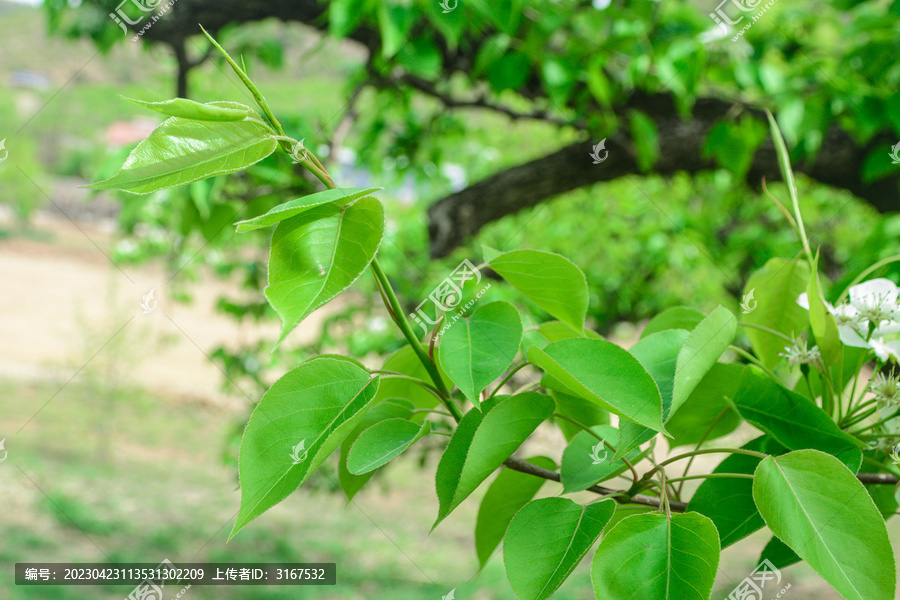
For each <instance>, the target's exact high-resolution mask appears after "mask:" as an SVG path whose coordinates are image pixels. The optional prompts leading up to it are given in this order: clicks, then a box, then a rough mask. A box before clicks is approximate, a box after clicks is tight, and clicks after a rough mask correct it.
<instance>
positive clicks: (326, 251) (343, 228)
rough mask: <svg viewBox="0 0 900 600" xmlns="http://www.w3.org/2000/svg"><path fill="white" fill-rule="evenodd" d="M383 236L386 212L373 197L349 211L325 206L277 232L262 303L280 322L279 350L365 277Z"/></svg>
mask: <svg viewBox="0 0 900 600" xmlns="http://www.w3.org/2000/svg"><path fill="white" fill-rule="evenodd" d="M383 235H384V208H383V207H382V206H381V202H379V201H378V200H376V199H375V198H372V197H371V196H369V197H366V198H362V199H360V200H357V201H356V203H355V204H352V205H350V206H348V207H344V208H342V207H340V206H337V205H336V204H323V205H320V206H316V207H314V208H311V209H309V210H307V211H306V212H303V213H301V214H299V215H297V216H296V217H291V218H290V219H288V220H287V221H282V222H281V223H279V224H278V226H277V227H276V228H275V234H274V235H273V236H272V249H271V251H270V252H269V285H268V286H267V287H266V289H265V294H266V298H267V299H268V300H269V303H270V304H271V305H272V307H273V308H274V309H275V312H277V313H278V316H279V317H281V321H282V324H283V327H282V330H281V337H280V338H279V339H278V343H279V344H280V343H281V341H282V340H284V338H285V337H286V336H287V334H288V333H290V332H291V330H292V329H293V328H294V327H296V326H297V324H299V323H300V321H302V320H303V319H304V318H306V317H307V315H309V314H310V313H311V312H312V311H314V310H316V309H317V308H319V307H320V306H322V305H324V304H325V303H327V302H328V301H329V300H331V299H333V298H335V297H336V296H338V295H339V294H340V293H341V292H343V291H344V290H346V289H347V288H348V287H350V285H351V284H352V283H353V282H354V281H356V279H357V278H358V277H359V276H360V275H361V274H362V272H363V271H365V269H366V267H368V266H369V263H371V262H372V259H373V258H375V253H376V252H377V251H378V246H379V244H380V243H381V238H382V236H383Z"/></svg>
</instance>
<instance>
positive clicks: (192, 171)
mask: <svg viewBox="0 0 900 600" xmlns="http://www.w3.org/2000/svg"><path fill="white" fill-rule="evenodd" d="M277 145H278V143H277V142H276V141H275V139H274V138H273V137H272V132H271V131H270V130H269V129H268V127H267V126H266V125H264V124H262V123H260V122H256V121H250V120H247V121H231V122H216V121H203V122H201V121H193V120H188V119H182V118H180V117H172V118H171V119H167V120H166V121H164V122H163V123H162V125H160V126H159V127H157V128H156V129H154V130H153V133H151V134H150V135H149V136H148V137H147V139H145V140H144V141H142V142H141V143H140V144H138V145H137V147H136V148H135V149H134V150H132V151H131V154H129V155H128V158H127V159H126V160H125V164H123V165H122V168H121V169H119V172H118V173H116V174H115V175H114V176H113V177H110V178H109V179H106V180H104V181H100V182H98V183H94V184H91V185H88V186H85V187H87V188H90V189H94V190H109V189H116V190H123V191H126V192H131V193H133V194H148V193H150V192H155V191H157V190H164V189H167V188H171V187H175V186H179V185H185V184H188V183H192V182H194V181H199V180H201V179H206V178H208V177H214V176H216V175H225V174H226V173H234V172H236V171H241V170H243V169H246V168H247V167H249V166H250V165H252V164H255V163H257V162H259V161H261V160H262V159H264V158H265V157H267V156H269V155H270V154H272V153H273V152H275V148H276V147H277Z"/></svg>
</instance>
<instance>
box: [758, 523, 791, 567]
mask: <svg viewBox="0 0 900 600" xmlns="http://www.w3.org/2000/svg"><path fill="white" fill-rule="evenodd" d="M760 520H761V519H760ZM764 560H768V561H769V562H770V563H772V565H773V566H774V567H775V568H776V569H783V568H785V567H789V566H791V565H793V564H796V563H798V562H800V557H799V556H797V553H796V552H794V551H793V550H791V549H790V548H789V547H788V545H787V544H785V543H784V542H782V541H781V540H779V539H778V538H777V537H775V536H774V535H773V536H772V539H770V540H769V543H768V544H766V547H765V548H763V551H762V553H761V554H760V555H759V562H760V563H762V561H764Z"/></svg>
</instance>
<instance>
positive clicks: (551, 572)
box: [503, 498, 616, 600]
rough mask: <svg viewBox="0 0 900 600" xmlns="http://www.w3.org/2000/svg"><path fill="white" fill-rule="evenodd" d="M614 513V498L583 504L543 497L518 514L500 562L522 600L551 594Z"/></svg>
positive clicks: (512, 524)
mask: <svg viewBox="0 0 900 600" xmlns="http://www.w3.org/2000/svg"><path fill="white" fill-rule="evenodd" d="M615 512H616V502H615V500H612V499H609V500H603V501H602V502H594V503H592V504H588V505H586V506H582V505H580V504H576V503H575V502H572V501H571V500H569V499H568V498H542V499H540V500H534V501H532V502H529V503H528V504H526V505H525V506H524V507H523V508H522V510H520V511H519V512H517V513H516V516H515V517H513V520H512V522H511V523H510V524H509V529H507V530H506V538H505V540H504V542H503V563H504V564H505V565H506V575H507V577H508V578H509V583H510V585H512V588H513V590H515V592H516V594H518V595H519V598H522V600H544V599H545V598H549V597H550V596H551V595H552V594H553V592H555V591H556V590H557V589H558V588H559V586H561V585H562V584H563V582H564V581H565V580H566V578H567V577H568V576H569V575H570V574H571V573H572V571H573V570H574V569H575V567H576V566H577V565H578V563H579V562H581V559H582V558H583V557H584V555H585V554H587V553H588V550H590V549H591V546H593V545H594V542H596V541H597V538H599V537H600V534H601V533H602V532H603V528H604V527H606V524H607V523H609V520H610V519H611V518H612V516H613V513H615Z"/></svg>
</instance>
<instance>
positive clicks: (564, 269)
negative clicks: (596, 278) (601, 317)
mask: <svg viewBox="0 0 900 600" xmlns="http://www.w3.org/2000/svg"><path fill="white" fill-rule="evenodd" d="M490 266H491V268H492V269H493V270H494V271H496V272H497V274H498V275H500V277H502V278H503V279H505V280H506V281H507V283H509V284H510V285H511V286H513V287H514V288H516V289H517V290H518V291H519V292H521V293H522V294H523V295H525V297H526V298H528V299H529V300H531V301H532V302H534V303H535V304H537V305H538V306H539V307H541V308H542V309H544V310H546V311H547V312H548V313H550V314H551V315H553V316H554V317H556V318H557V319H559V320H560V321H562V322H563V323H566V324H567V325H569V326H570V327H573V328H575V330H576V331H582V330H583V329H584V318H585V315H586V314H587V308H588V288H587V280H586V279H585V278H584V273H582V272H581V270H580V269H579V268H578V267H576V266H575V265H574V264H573V263H572V261H570V260H569V259H567V258H565V257H563V256H560V255H559V254H553V253H551V252H541V251H538V250H513V251H512V252H506V253H504V254H501V255H500V256H497V257H494V258H493V259H492V260H491V262H490Z"/></svg>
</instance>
